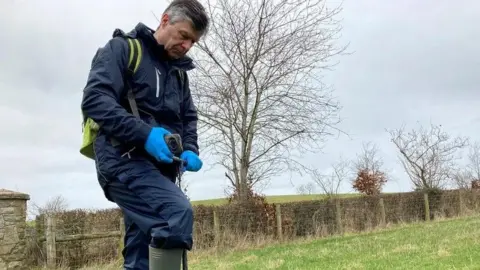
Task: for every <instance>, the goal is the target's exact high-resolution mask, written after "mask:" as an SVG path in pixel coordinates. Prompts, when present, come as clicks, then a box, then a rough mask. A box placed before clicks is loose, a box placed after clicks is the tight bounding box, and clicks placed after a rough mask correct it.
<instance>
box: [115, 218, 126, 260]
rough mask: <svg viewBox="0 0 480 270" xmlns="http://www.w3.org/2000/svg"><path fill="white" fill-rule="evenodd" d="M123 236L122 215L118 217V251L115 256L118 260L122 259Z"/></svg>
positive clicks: (123, 223)
mask: <svg viewBox="0 0 480 270" xmlns="http://www.w3.org/2000/svg"><path fill="white" fill-rule="evenodd" d="M124 238H125V222H124V220H123V217H121V218H120V238H119V240H118V252H117V257H118V260H119V261H123V254H122V251H123V248H124Z"/></svg>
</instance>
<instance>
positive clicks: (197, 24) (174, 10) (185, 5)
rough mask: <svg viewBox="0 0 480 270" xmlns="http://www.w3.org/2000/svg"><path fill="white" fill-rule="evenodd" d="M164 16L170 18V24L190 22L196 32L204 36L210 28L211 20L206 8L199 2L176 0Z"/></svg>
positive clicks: (194, 0)
mask: <svg viewBox="0 0 480 270" xmlns="http://www.w3.org/2000/svg"><path fill="white" fill-rule="evenodd" d="M164 14H167V15H168V16H169V17H170V23H172V24H173V23H176V22H179V21H188V22H190V23H191V24H192V27H193V29H194V30H195V31H197V32H199V33H200V34H201V35H203V34H204V33H205V32H206V31H207V30H208V26H209V23H210V22H209V18H208V15H207V13H206V11H205V8H204V7H203V6H202V4H201V3H200V2H198V1H197V0H174V1H172V3H170V5H168V7H167V8H166V9H165V11H164Z"/></svg>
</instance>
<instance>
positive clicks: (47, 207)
mask: <svg viewBox="0 0 480 270" xmlns="http://www.w3.org/2000/svg"><path fill="white" fill-rule="evenodd" d="M30 205H31V206H30V207H29V208H30V210H29V212H30V213H31V214H32V215H34V216H36V215H42V214H44V215H46V216H48V215H52V214H56V213H59V212H62V211H65V210H67V208H68V202H67V200H66V199H65V198H64V197H63V196H62V195H57V196H55V197H53V198H51V199H50V200H48V201H47V202H46V203H45V204H44V205H43V206H40V205H38V204H36V203H34V202H32V203H31V204H30Z"/></svg>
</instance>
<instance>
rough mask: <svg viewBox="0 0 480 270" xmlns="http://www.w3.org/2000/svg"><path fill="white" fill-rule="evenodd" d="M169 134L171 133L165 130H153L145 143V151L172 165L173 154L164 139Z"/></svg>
mask: <svg viewBox="0 0 480 270" xmlns="http://www.w3.org/2000/svg"><path fill="white" fill-rule="evenodd" d="M167 134H170V132H169V131H168V130H166V129H164V128H161V127H154V128H152V131H151V132H150V134H149V135H148V138H147V141H146V142H145V150H147V152H148V153H149V154H150V155H152V156H153V157H154V158H155V159H156V160H158V161H160V162H164V163H172V162H173V154H172V152H170V149H168V146H167V144H166V142H165V138H164V137H165V135H167Z"/></svg>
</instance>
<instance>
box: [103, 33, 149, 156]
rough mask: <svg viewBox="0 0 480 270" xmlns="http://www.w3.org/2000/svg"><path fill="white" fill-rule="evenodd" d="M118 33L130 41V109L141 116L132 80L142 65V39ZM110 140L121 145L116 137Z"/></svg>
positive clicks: (113, 143)
mask: <svg viewBox="0 0 480 270" xmlns="http://www.w3.org/2000/svg"><path fill="white" fill-rule="evenodd" d="M116 34H117V35H121V36H123V37H124V38H126V39H127V41H128V66H127V69H126V74H125V75H126V76H125V79H124V82H125V86H126V87H127V99H128V103H129V105H130V109H131V110H132V114H133V115H134V116H135V117H138V118H140V113H139V111H138V106H137V102H136V101H135V94H134V88H133V87H132V82H133V76H134V74H135V72H137V70H138V67H139V66H140V62H141V60H142V45H141V44H140V41H138V39H135V38H132V37H129V36H126V35H122V33H119V32H117V33H116ZM110 141H111V143H112V145H113V146H114V147H115V146H118V145H120V142H118V141H117V140H115V139H114V138H111V140H110Z"/></svg>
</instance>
